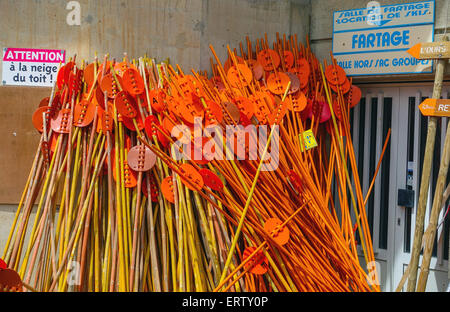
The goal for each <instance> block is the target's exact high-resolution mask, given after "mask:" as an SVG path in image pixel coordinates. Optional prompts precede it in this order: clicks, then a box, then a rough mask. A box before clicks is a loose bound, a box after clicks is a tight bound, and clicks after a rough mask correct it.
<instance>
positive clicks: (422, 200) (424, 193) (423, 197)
mask: <svg viewBox="0 0 450 312" xmlns="http://www.w3.org/2000/svg"><path fill="white" fill-rule="evenodd" d="M442 41H447V38H446V36H444V37H443V38H442ZM446 63H447V60H445V59H439V60H438V61H437V65H436V73H435V78H434V86H433V95H432V98H433V99H440V98H441V91H442V82H443V78H444V72H445V64H446ZM437 120H438V117H434V116H432V117H429V118H428V131H427V141H426V145H425V154H424V158H423V166H422V178H421V180H420V183H421V184H420V192H419V201H418V205H417V212H416V225H415V228H414V241H413V248H412V250H411V260H410V262H409V265H410V267H411V268H410V272H409V278H408V286H407V291H408V292H414V291H415V290H416V280H417V270H418V267H419V258H420V251H421V250H422V237H423V230H424V220H425V212H426V208H427V201H428V190H429V187H430V175H431V164H432V161H433V151H434V143H435V139H436V125H437ZM441 194H442V193H441ZM441 194H439V196H441Z"/></svg>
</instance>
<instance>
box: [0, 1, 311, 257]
mask: <svg viewBox="0 0 450 312" xmlns="http://www.w3.org/2000/svg"><path fill="white" fill-rule="evenodd" d="M68 2H69V1H66V0H0V29H1V31H0V48H2V49H3V48H5V47H17V48H47V49H64V50H66V51H67V56H68V57H69V56H73V55H74V54H77V60H82V59H86V60H89V61H92V60H93V58H94V55H95V52H98V55H99V56H100V57H102V56H103V55H104V54H105V53H109V54H110V55H111V57H115V58H117V59H121V58H122V57H123V53H124V52H127V54H128V56H129V57H131V58H134V57H139V56H143V55H144V54H145V53H147V54H148V55H149V56H150V57H155V58H156V59H157V60H159V61H161V60H165V59H166V58H170V60H171V62H172V63H178V64H180V66H181V67H182V68H183V69H184V71H186V72H187V71H190V70H191V69H192V68H194V69H202V70H207V69H209V67H210V63H209V58H210V57H211V56H212V54H211V52H210V51H209V44H212V45H213V46H214V47H215V49H216V51H217V53H218V55H219V57H221V58H224V57H225V55H226V44H230V47H231V48H234V47H236V48H238V44H239V41H243V40H245V36H249V38H250V39H251V40H252V41H253V42H256V39H257V38H261V37H263V36H264V32H267V34H268V39H269V41H270V42H272V41H273V40H274V38H275V33H276V32H279V33H280V34H281V35H282V34H284V33H285V34H286V35H290V34H294V33H297V34H298V36H299V40H300V41H304V38H305V37H306V34H308V33H309V13H310V9H311V8H310V1H309V0H90V1H89V0H79V1H78V2H79V3H80V5H81V25H80V26H69V25H68V24H67V22H66V17H67V14H68V13H69V12H70V11H69V10H66V4H67V3H68ZM1 66H2V65H1V62H0V71H1ZM49 94H50V90H49V89H47V88H24V87H4V86H0V146H1V152H0V168H4V169H3V170H0V195H1V194H2V192H3V196H0V197H2V200H0V249H1V251H2V249H3V247H4V245H5V243H6V239H7V236H8V233H9V228H10V226H11V224H12V221H13V218H14V213H15V210H16V208H15V205H14V204H15V203H17V202H18V201H19V199H20V196H21V192H22V189H23V186H24V185H25V182H26V179H27V176H28V172H29V169H30V166H31V163H32V160H33V156H34V153H35V150H36V147H37V143H38V139H39V136H38V133H37V132H36V131H35V129H34V128H33V126H32V124H31V115H32V113H33V111H34V109H35V108H36V107H37V106H38V104H39V101H40V99H42V98H43V97H45V96H48V95H49ZM12 114H20V116H19V117H20V118H19V119H20V120H22V121H23V122H20V124H14V123H11V122H10V120H11V115H12ZM21 141H26V142H28V143H27V144H26V146H22V145H23V144H20V143H19V142H21ZM11 177H13V178H14V179H11ZM12 180H14V182H13V181H12ZM5 204H9V205H5ZM0 257H1V254H0Z"/></svg>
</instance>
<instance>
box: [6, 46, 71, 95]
mask: <svg viewBox="0 0 450 312" xmlns="http://www.w3.org/2000/svg"><path fill="white" fill-rule="evenodd" d="M65 60H66V52H65V51H63V50H44V49H21V48H5V49H3V66H2V67H3V72H2V82H3V85H12V86H33V87H52V86H53V83H54V82H55V80H56V78H57V75H58V68H59V66H60V64H64V62H65Z"/></svg>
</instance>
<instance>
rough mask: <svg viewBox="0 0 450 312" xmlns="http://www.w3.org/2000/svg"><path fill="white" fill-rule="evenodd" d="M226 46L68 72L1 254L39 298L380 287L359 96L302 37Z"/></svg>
mask: <svg viewBox="0 0 450 312" xmlns="http://www.w3.org/2000/svg"><path fill="white" fill-rule="evenodd" d="M211 52H212V56H213V57H212V58H211V73H212V75H211V76H210V77H208V74H207V73H206V72H201V71H199V72H197V71H194V70H192V71H191V72H187V71H185V72H183V70H182V69H181V68H180V67H179V66H175V68H174V67H173V66H171V65H169V64H166V63H161V64H157V63H156V62H155V60H152V59H149V58H147V57H142V58H139V59H134V60H130V59H129V58H128V57H127V56H125V57H124V59H123V60H122V61H120V62H119V61H116V60H114V59H113V60H110V59H109V57H108V56H105V58H104V59H102V60H98V59H97V58H96V59H95V60H94V61H93V62H92V63H89V64H88V63H87V62H86V61H84V60H82V61H81V62H80V64H77V63H76V59H75V58H73V59H71V60H70V61H69V62H68V63H67V64H65V65H64V66H62V67H61V69H60V71H59V73H58V80H57V82H56V84H55V86H54V88H53V90H52V93H51V95H50V97H48V98H46V99H43V100H42V101H41V103H40V105H39V108H38V109H37V110H36V112H35V113H34V114H33V118H32V120H33V124H34V125H35V127H36V129H37V130H38V131H39V132H40V133H41V141H40V144H39V147H38V149H37V151H36V156H35V158H34V162H33V165H32V168H31V171H30V174H29V178H28V181H27V183H26V186H25V189H24V192H23V196H22V198H21V200H20V203H19V206H18V209H17V214H16V218H15V220H14V222H13V224H12V227H11V232H10V236H9V239H8V242H7V244H6V246H5V249H4V253H3V256H2V258H3V260H4V261H5V263H6V264H7V266H8V268H9V269H11V270H15V271H17V273H18V274H19V276H20V279H21V281H22V282H23V284H24V285H26V286H27V287H26V289H31V290H38V291H96V292H97V291H98V292H101V291H339V292H344V291H379V289H380V288H379V281H378V278H377V272H376V271H375V266H374V265H373V263H374V255H373V248H372V240H371V237H370V230H369V225H368V221H367V217H366V210H365V198H367V197H368V194H363V193H362V190H361V185H360V181H359V178H358V171H357V164H356V159H355V155H354V147H353V143H352V141H351V131H350V130H351V129H350V121H349V119H350V118H349V112H350V110H351V109H352V107H354V106H355V105H357V104H358V103H359V100H360V98H361V92H360V90H359V89H358V87H356V86H354V85H352V81H351V79H349V78H348V77H347V76H346V75H345V72H344V71H343V69H342V68H340V67H339V66H338V65H337V64H336V62H335V61H333V62H332V63H331V64H326V62H325V63H324V64H321V63H320V62H319V61H318V60H317V59H316V57H315V56H314V54H313V53H312V52H311V49H310V47H309V45H307V46H304V45H302V44H301V43H299V42H297V37H296V36H292V37H289V38H287V37H286V36H282V37H280V36H279V35H278V34H277V35H276V40H275V42H273V43H269V42H268V39H267V35H265V36H264V38H261V39H257V40H256V42H253V43H252V42H251V41H250V40H249V38H246V40H245V42H244V43H241V44H240V45H239V47H237V49H234V50H231V49H230V48H229V47H227V59H225V60H220V59H219V58H218V56H217V54H216V52H215V51H214V49H213V47H211ZM35 205H36V206H37V208H36V211H35V213H32V210H33V207H34V206H35ZM27 233H29V234H27ZM0 279H1V276H0Z"/></svg>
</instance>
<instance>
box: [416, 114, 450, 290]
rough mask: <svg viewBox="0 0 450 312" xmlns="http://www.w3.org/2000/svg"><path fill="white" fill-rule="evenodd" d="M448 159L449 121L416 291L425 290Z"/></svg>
mask: <svg viewBox="0 0 450 312" xmlns="http://www.w3.org/2000/svg"><path fill="white" fill-rule="evenodd" d="M449 160H450V122H449V123H448V124H447V134H446V136H445V143H444V152H443V154H442V158H441V165H440V167H439V175H438V180H437V183H436V191H435V193H434V199H433V207H432V208H431V214H430V222H429V224H428V227H427V230H426V231H425V234H424V235H423V238H422V239H423V240H424V252H423V257H422V266H421V268H420V276H419V281H418V282H417V291H420V292H423V291H425V287H426V285H427V280H428V269H429V267H430V261H431V256H432V253H433V245H434V238H435V236H436V230H437V224H438V219H439V213H440V211H441V208H442V193H443V191H444V186H445V182H446V180H447V172H448V164H449Z"/></svg>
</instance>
